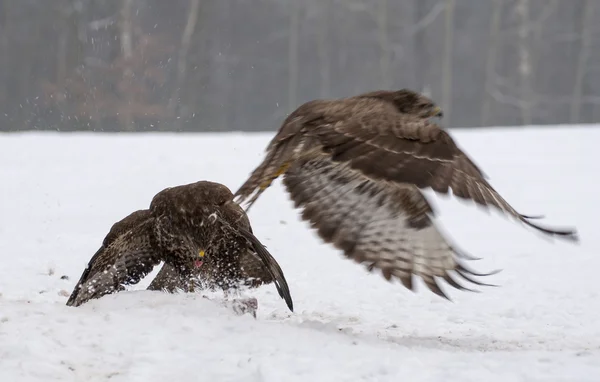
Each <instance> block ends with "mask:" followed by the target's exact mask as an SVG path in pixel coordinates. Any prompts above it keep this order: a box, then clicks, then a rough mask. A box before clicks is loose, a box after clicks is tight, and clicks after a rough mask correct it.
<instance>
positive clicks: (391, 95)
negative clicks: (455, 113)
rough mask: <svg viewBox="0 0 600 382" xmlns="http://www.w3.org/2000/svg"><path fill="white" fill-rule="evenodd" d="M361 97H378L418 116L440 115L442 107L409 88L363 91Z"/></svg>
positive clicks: (399, 109)
mask: <svg viewBox="0 0 600 382" xmlns="http://www.w3.org/2000/svg"><path fill="white" fill-rule="evenodd" d="M362 97H370V98H378V99H382V100H385V101H388V102H391V103H392V104H394V106H395V107H396V109H397V110H398V111H399V112H401V113H403V114H411V115H414V116H417V117H419V118H431V117H440V118H441V117H442V116H443V112H442V109H441V108H440V107H439V106H438V105H436V104H435V103H434V102H433V101H432V100H431V99H429V98H428V97H426V96H424V95H422V94H419V93H417V92H415V91H412V90H410V89H401V90H398V91H388V90H378V91H374V92H370V93H365V94H363V95H362Z"/></svg>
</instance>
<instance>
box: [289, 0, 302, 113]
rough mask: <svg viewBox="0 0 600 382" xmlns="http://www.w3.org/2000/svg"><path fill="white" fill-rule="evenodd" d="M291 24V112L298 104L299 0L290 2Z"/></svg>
mask: <svg viewBox="0 0 600 382" xmlns="http://www.w3.org/2000/svg"><path fill="white" fill-rule="evenodd" d="M289 6H290V25H289V43H288V65H289V66H288V67H289V73H288V77H289V83H288V111H289V112H290V113H291V112H292V110H294V109H295V108H296V107H297V106H298V105H296V104H297V101H296V98H297V94H298V39H299V36H298V35H299V34H300V6H299V2H298V1H292V2H291V3H290V5H289Z"/></svg>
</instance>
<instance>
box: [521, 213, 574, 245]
mask: <svg viewBox="0 0 600 382" xmlns="http://www.w3.org/2000/svg"><path fill="white" fill-rule="evenodd" d="M520 218H521V221H522V222H523V223H525V224H526V225H528V226H529V227H532V228H534V229H536V230H538V231H540V232H542V233H544V234H546V235H548V236H550V237H557V238H560V239H563V240H566V241H569V242H572V243H580V237H579V232H578V231H577V229H576V228H549V227H544V226H542V225H539V224H535V223H532V222H530V221H529V220H532V219H535V218H537V217H529V216H526V215H520Z"/></svg>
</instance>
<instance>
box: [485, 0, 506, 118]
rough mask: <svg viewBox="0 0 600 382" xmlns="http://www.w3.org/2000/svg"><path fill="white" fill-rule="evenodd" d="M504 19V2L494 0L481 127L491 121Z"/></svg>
mask: <svg viewBox="0 0 600 382" xmlns="http://www.w3.org/2000/svg"><path fill="white" fill-rule="evenodd" d="M501 17H502V0H492V19H491V22H490V32H489V43H488V50H487V57H486V64H485V84H484V96H483V97H484V98H483V101H482V102H483V104H482V107H481V126H487V125H488V123H489V121H490V113H491V107H492V106H491V104H492V98H491V96H490V95H491V94H492V90H493V87H494V77H495V76H496V66H495V64H496V56H497V54H498V32H499V30H500V19H501Z"/></svg>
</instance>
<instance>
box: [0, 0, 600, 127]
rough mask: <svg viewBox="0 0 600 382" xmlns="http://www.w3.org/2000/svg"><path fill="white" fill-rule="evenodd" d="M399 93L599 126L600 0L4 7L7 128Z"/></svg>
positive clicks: (90, 1) (252, 110)
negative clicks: (409, 90) (407, 90)
mask: <svg viewBox="0 0 600 382" xmlns="http://www.w3.org/2000/svg"><path fill="white" fill-rule="evenodd" d="M403 87H408V88H412V89H416V90H419V91H423V92H425V93H426V94H428V95H430V96H431V97H432V98H433V99H434V100H435V101H436V102H437V103H438V104H439V105H441V106H442V107H443V109H444V112H445V116H444V119H443V122H444V125H445V126H449V127H477V126H499V125H529V124H559V123H591V122H600V0H363V1H359V0H245V1H244V0H0V130H3V131H18V130H32V129H35V130H60V131H72V130H93V131H151V130H152V131H230V130H242V131H268V130H275V129H277V128H278V127H279V125H280V123H281V122H282V121H283V119H284V118H285V116H286V115H287V114H288V113H289V112H290V111H292V110H293V109H295V108H296V107H297V106H299V105H300V104H301V103H303V102H305V101H308V100H310V99H314V98H326V97H343V96H351V95H355V94H357V93H361V92H365V91H370V90H375V89H380V88H381V89H398V88H403Z"/></svg>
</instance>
